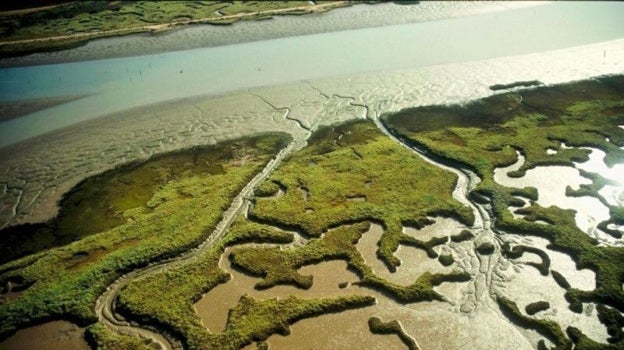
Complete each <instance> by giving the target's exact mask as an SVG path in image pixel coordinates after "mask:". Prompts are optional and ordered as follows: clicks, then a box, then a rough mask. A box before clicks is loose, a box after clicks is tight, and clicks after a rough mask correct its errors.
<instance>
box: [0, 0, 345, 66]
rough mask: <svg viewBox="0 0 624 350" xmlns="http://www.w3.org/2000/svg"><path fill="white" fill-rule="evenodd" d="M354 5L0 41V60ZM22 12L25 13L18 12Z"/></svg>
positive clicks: (335, 3) (336, 3)
mask: <svg viewBox="0 0 624 350" xmlns="http://www.w3.org/2000/svg"><path fill="white" fill-rule="evenodd" d="M353 4H354V2H353V1H332V2H328V3H323V4H315V5H308V6H297V7H287V8H279V9H270V10H264V11H253V12H240V13H236V14H232V15H222V16H218V17H206V18H199V19H184V20H177V21H170V22H164V23H157V24H146V25H143V26H137V27H125V28H116V29H109V30H98V31H88V32H77V33H72V34H66V35H56V36H47V37H39V38H28V39H18V40H8V41H0V57H1V56H4V57H20V56H24V55H28V54H32V53H41V52H50V51H59V50H64V49H68V48H74V47H78V46H82V45H86V44H87V43H88V42H89V41H91V40H96V39H103V38H111V37H117V36H125V35H132V34H143V33H165V32H168V31H170V30H173V29H177V28H180V27H184V26H188V25H193V24H212V25H229V24H232V23H235V22H237V21H239V20H258V19H260V20H261V19H267V18H271V17H272V16H276V15H303V14H309V13H321V12H326V11H330V10H332V9H336V8H341V7H346V6H351V5H353ZM46 8H47V7H46ZM23 11H24V10H22V11H20V12H23ZM9 12H13V11H9ZM6 13H8V12H4V14H6ZM0 14H3V13H0Z"/></svg>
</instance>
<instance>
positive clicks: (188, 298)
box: [119, 121, 472, 349]
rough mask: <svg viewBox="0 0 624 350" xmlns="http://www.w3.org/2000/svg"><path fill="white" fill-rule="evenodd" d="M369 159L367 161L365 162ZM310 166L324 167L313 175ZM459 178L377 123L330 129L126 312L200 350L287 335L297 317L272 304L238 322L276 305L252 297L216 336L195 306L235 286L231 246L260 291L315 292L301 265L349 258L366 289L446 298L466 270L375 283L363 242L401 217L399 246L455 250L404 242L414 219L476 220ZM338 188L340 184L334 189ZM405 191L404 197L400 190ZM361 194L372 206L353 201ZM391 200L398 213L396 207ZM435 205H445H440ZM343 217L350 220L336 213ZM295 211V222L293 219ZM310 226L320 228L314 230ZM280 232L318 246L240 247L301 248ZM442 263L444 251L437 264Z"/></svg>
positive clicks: (140, 285) (136, 294)
mask: <svg viewBox="0 0 624 350" xmlns="http://www.w3.org/2000/svg"><path fill="white" fill-rule="evenodd" d="M366 159H368V160H367V161H365V160H366ZM391 164H395V165H396V164H399V165H402V166H404V167H405V171H406V174H407V175H402V176H414V177H415V179H410V180H404V181H405V183H403V184H400V183H399V182H398V180H397V177H396V174H397V172H396V171H394V170H393V168H392V166H391ZM308 167H318V169H317V170H315V171H310V170H308ZM409 169H415V170H409ZM420 172H423V173H424V174H427V175H428V177H425V178H419V177H418V176H417V175H418V174H421V173H420ZM351 176H355V177H356V178H357V181H352V179H351V178H350V177H351ZM455 181H456V179H455V178H454V175H453V174H451V173H448V172H444V171H442V170H439V169H437V168H435V167H433V166H431V165H429V164H428V163H425V162H424V161H422V160H421V159H420V158H419V157H417V156H416V155H414V154H412V153H411V152H409V151H408V150H406V149H405V148H403V147H401V146H400V145H398V144H396V143H394V142H393V141H392V140H390V139H389V138H387V137H386V136H385V135H383V134H381V132H380V131H378V130H377V129H376V127H375V126H374V124H372V123H370V122H363V121H358V122H351V123H346V124H341V125H336V126H331V127H323V128H321V129H320V130H319V131H317V132H316V133H314V134H313V135H312V137H311V139H310V140H309V144H308V146H307V147H306V148H304V149H302V150H300V151H298V152H297V153H295V154H293V155H292V156H290V158H288V159H287V160H285V161H284V162H283V163H282V164H281V166H280V167H279V168H278V169H277V170H275V171H274V172H273V173H272V175H271V177H270V178H269V179H267V180H266V181H265V182H264V183H263V184H261V185H260V187H259V188H258V190H257V191H256V197H255V198H254V199H253V202H254V206H253V207H252V209H251V210H250V212H249V214H248V217H249V219H247V218H244V217H239V218H238V219H237V220H236V221H235V222H234V223H233V225H232V227H231V228H230V230H229V231H228V233H227V234H226V236H225V237H224V239H223V240H222V241H221V242H219V243H217V244H216V245H215V246H213V247H212V249H210V251H208V252H204V253H202V254H201V256H200V257H198V258H197V259H196V260H194V261H193V262H190V263H189V264H185V265H184V266H182V267H179V268H176V269H171V270H168V271H166V272H161V273H157V274H154V275H150V276H147V277H145V278H143V279H141V280H137V281H135V282H133V283H131V284H129V285H128V286H127V287H126V288H125V290H123V291H122V293H121V294H120V298H119V306H120V307H121V308H122V310H124V314H127V315H132V316H133V318H138V319H143V320H149V322H151V323H152V324H157V325H161V326H163V327H165V328H167V329H170V330H171V331H172V332H174V333H175V334H177V335H178V336H180V339H184V342H185V344H186V345H187V346H188V347H189V348H192V349H200V348H205V347H208V348H230V347H233V348H236V347H238V346H241V345H245V344H248V343H250V342H252V341H264V340H265V339H266V338H268V336H269V335H270V334H272V333H274V332H276V331H279V332H282V331H284V330H285V329H287V324H289V323H292V322H294V320H295V319H298V317H297V318H293V319H292V320H291V321H288V322H286V321H284V320H286V319H289V320H290V318H288V317H289V316H288V317H287V318H285V319H283V320H282V318H281V317H282V315H279V317H278V318H276V315H273V314H269V315H266V314H263V312H261V311H260V310H263V308H264V306H263V307H262V308H260V309H258V308H256V307H253V308H250V310H249V311H247V312H246V315H247V317H246V319H247V321H246V322H244V323H239V321H237V320H236V319H235V318H233V317H234V316H233V315H235V314H236V313H235V311H234V310H238V308H246V307H247V306H244V305H246V304H249V303H251V304H253V305H256V304H257V305H260V304H262V305H264V304H265V303H266V304H267V305H272V304H273V303H275V301H271V300H255V299H253V298H251V297H248V296H245V297H243V298H242V299H241V301H240V302H239V304H238V306H235V308H234V309H232V311H231V312H230V314H229V317H228V321H227V325H226V328H225V330H224V331H223V332H217V333H210V332H209V331H207V330H206V329H205V327H204V326H203V325H202V324H201V321H200V319H199V317H198V316H197V314H196V312H195V310H194V308H193V304H194V303H195V302H197V300H199V299H200V298H201V297H202V295H203V294H204V293H206V292H208V291H210V290H211V289H212V288H214V287H215V286H216V285H218V284H219V283H226V282H227V281H228V279H229V275H228V274H226V273H225V272H223V271H222V270H221V269H220V268H219V266H218V263H219V259H220V258H222V254H223V253H224V251H225V249H226V248H227V247H232V250H231V254H230V259H231V261H232V265H233V266H234V267H236V268H237V269H239V270H241V271H243V272H244V273H247V274H250V275H253V276H257V277H260V278H261V279H260V280H259V282H258V284H257V285H256V288H258V289H269V288H271V287H273V286H275V285H282V284H288V285H293V286H295V287H298V288H302V289H307V288H310V287H311V286H312V284H313V283H314V281H313V279H312V278H311V276H303V275H301V274H300V273H299V272H298V270H299V268H301V267H303V266H306V265H311V264H316V263H319V262H323V261H329V260H337V259H340V260H345V261H347V264H348V266H349V269H351V270H352V271H354V272H355V273H356V274H357V275H358V276H359V278H360V280H359V281H358V282H357V284H359V285H361V286H366V287H369V288H373V289H376V290H379V291H381V292H383V293H385V294H387V295H389V296H390V297H393V298H395V299H396V300H397V301H399V302H404V303H411V302H418V301H424V300H443V298H442V297H441V296H440V295H439V294H437V293H436V292H435V291H434V290H433V287H434V286H436V285H439V284H440V283H443V282H453V281H466V280H468V279H469V278H470V276H468V275H467V274H464V273H461V272H452V273H449V274H431V273H424V274H423V275H421V276H415V280H414V282H413V283H412V284H410V285H407V286H400V285H396V284H393V283H390V282H388V281H386V280H384V279H382V278H380V277H378V276H376V275H375V274H374V273H373V271H372V270H371V268H370V267H369V266H368V265H367V264H366V263H365V261H364V258H363V257H362V255H361V254H360V253H359V251H358V250H357V249H356V247H355V244H356V243H357V242H358V240H359V239H360V238H361V237H362V234H364V233H365V232H367V231H368V229H369V226H370V220H375V221H380V222H385V221H384V220H382V219H383V218H385V216H386V215H394V216H391V218H396V220H397V222H396V223H393V224H396V225H397V231H396V232H394V234H395V235H397V236H398V237H397V239H396V242H397V246H398V244H410V245H414V246H417V247H420V248H421V249H423V250H425V251H428V253H429V254H430V255H431V254H436V253H435V251H434V250H433V247H434V246H435V245H439V244H444V243H446V242H447V241H448V238H446V237H445V238H444V239H440V240H439V241H438V240H434V241H435V242H432V241H428V242H421V241H419V240H417V239H415V238H413V237H408V236H406V235H404V234H403V233H402V232H401V225H402V224H404V223H410V224H413V223H415V222H420V223H422V224H421V225H425V224H428V223H430V220H429V219H427V216H428V215H431V216H434V215H439V214H449V213H450V214H449V215H451V214H452V215H451V216H456V217H459V218H462V219H463V220H464V221H466V222H470V221H471V220H472V216H471V212H470V211H469V210H467V209H465V208H464V207H462V206H461V205H460V204H459V203H456V202H454V201H453V200H452V198H451V192H452V190H453V188H454V184H455ZM338 184H342V185H341V186H342V187H338V186H337V185H338ZM330 186H336V187H333V189H332V187H330ZM397 186H399V188H402V189H404V190H405V191H404V192H398V191H396V188H397ZM401 186H402V187H401ZM432 189H435V190H432ZM280 190H281V191H284V192H283V194H282V195H279V196H277V195H275V194H276V193H278V192H279V191H280ZM427 191H436V193H437V195H438V196H439V197H438V198H437V199H433V198H429V197H428V196H424V193H425V192H427ZM393 193H394V194H393ZM418 195H423V197H424V198H421V199H416V200H411V199H409V198H411V197H412V196H418ZM362 197H365V198H366V200H365V201H362V200H358V201H352V200H350V199H352V198H362ZM304 198H307V201H306V200H304ZM391 200H392V201H394V202H395V203H396V204H395V205H396V206H392V205H391ZM384 201H387V202H384ZM431 201H433V204H436V205H432V202H431ZM383 203H388V204H387V207H388V208H389V209H387V210H388V211H387V212H385V211H384V210H386V209H384V207H385V206H384V205H382V204H383ZM400 205H405V206H406V208H401V207H400ZM293 206H295V207H294V208H293ZM263 207H266V208H263ZM358 207H362V209H358ZM340 208H342V209H340ZM310 210H313V211H312V212H311V211H310ZM340 210H342V211H340ZM390 210H394V212H392V211H390ZM402 210H405V212H406V213H408V212H409V213H411V216H409V215H406V216H404V217H402V216H400V212H401V211H402ZM293 211H294V212H293ZM336 212H337V214H339V215H342V216H337V215H336ZM368 212H373V213H375V215H376V216H371V215H368V214H367V213H368ZM260 213H262V214H260ZM269 213H270V214H271V215H272V216H269V215H268V214H269ZM314 213H316V215H319V216H317V217H316V219H314V218H313V219H308V218H307V217H306V215H308V216H309V215H315V214H314ZM319 213H320V214H319ZM387 213H389V214H387ZM291 214H292V216H293V217H290V216H291ZM349 215H352V216H349ZM358 215H359V216H358ZM284 218H288V220H286V219H284ZM310 223H314V224H315V226H309V224H310ZM281 228H294V229H295V230H296V231H298V232H299V234H302V235H304V236H305V237H307V238H308V239H309V241H308V242H307V244H305V245H303V246H299V247H290V248H286V249H280V248H279V247H277V246H274V247H272V246H254V245H253V244H252V245H249V244H246V245H241V244H243V243H276V244H283V243H289V242H292V241H293V239H294V237H293V234H292V233H288V232H286V231H283V230H282V229H281ZM314 230H316V231H314ZM465 236H467V234H466V233H464V236H463V237H459V235H458V236H457V237H455V236H454V237H453V239H455V240H458V241H459V240H461V239H465ZM387 242H393V239H387ZM386 244H388V243H386ZM394 249H396V247H395V248H394ZM435 257H437V254H436V255H435V256H433V257H432V258H435ZM365 294H366V293H365V290H364V292H358V293H357V294H356V295H350V296H346V297H340V298H336V299H332V301H331V303H332V304H331V305H335V306H332V307H331V308H329V309H327V310H325V309H321V310H320V311H318V312H312V313H304V315H306V316H305V317H309V316H307V315H317V314H320V313H325V312H329V311H332V312H333V311H335V310H334V307H335V308H339V309H340V310H345V309H347V308H353V307H362V306H367V305H370V303H371V302H372V301H371V300H372V299H371V297H370V296H366V295H365ZM319 300H322V299H300V298H289V299H286V300H284V303H285V304H284V305H283V306H282V307H283V311H280V312H283V313H284V314H285V315H288V314H291V313H292V312H295V311H294V310H297V309H301V308H303V309H301V310H305V309H307V308H309V307H311V306H312V305H316V303H318V302H319ZM306 305H308V306H306ZM271 307H273V306H271ZM258 313H259V314H258ZM284 317H286V316H284ZM302 317H303V316H302ZM281 322H286V323H285V324H282V323H281Z"/></svg>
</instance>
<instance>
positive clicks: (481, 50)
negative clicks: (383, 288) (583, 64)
mask: <svg viewBox="0 0 624 350" xmlns="http://www.w3.org/2000/svg"><path fill="white" fill-rule="evenodd" d="M622 18H624V3H617V2H606V3H602V2H601V3H585V2H559V3H552V4H547V5H543V6H536V7H530V8H524V9H517V10H510V11H505V12H493V13H487V14H483V15H477V16H469V17H461V18H453V19H447V20H439V21H432V22H422V23H413V24H405V25H396V26H385V27H378V28H366V29H357V30H349V31H341V32H330V33H322V34H315V35H306V36H296V37H288V38H281V39H274V40H264V41H257V42H249V43H243V44H236V45H228V46H219V47H212V48H202V49H193V50H186V51H176V52H167V53H162V54H155V55H146V56H135V57H127V58H115V59H106V60H95V61H84V62H73V63H63V64H52V65H43V66H32V67H19V68H4V69H0V100H2V101H9V100H19V99H29V98H40V97H52V96H63V95H84V94H88V95H89V96H88V97H85V98H82V99H80V100H76V101H74V102H70V103H67V104H64V105H60V106H56V107H53V108H49V109H46V110H43V111H39V112H35V113H32V114H30V115H27V116H23V117H21V118H17V119H13V120H10V121H6V122H2V123H0V147H2V146H6V145H9V144H12V143H15V142H18V141H21V140H24V139H27V138H30V137H33V136H36V135H39V134H42V133H45V132H48V131H52V130H55V129H58V128H62V127H64V126H68V125H71V124H74V123H77V122H80V121H85V120H89V119H93V118H96V117H99V116H102V115H106V114H110V113H113V112H117V111H121V110H125V109H128V108H132V107H137V106H142V105H146V104H151V103H155V102H160V101H166V100H173V99H179V98H184V97H189V96H196V95H216V94H223V93H227V92H231V91H237V90H242V89H247V88H250V87H255V86H263V85H275V84H281V83H287V82H295V81H301V80H306V79H316V78H322V77H329V76H337V75H348V74H359V73H367V72H374V71H384V70H393V69H402V68H417V67H424V66H430V65H436V64H444V63H451V62H463V61H472V60H481V59H487V58H493V57H500V56H509V55H517V54H523V53H531V52H540V51H545V50H552V49H560V48H566V47H572V46H579V45H584V44H590V43H595V42H601V41H608V40H613V39H619V38H624V21H622V20H621V19H622ZM245 25H254V24H253V23H249V24H247V23H245ZM605 54H607V53H605Z"/></svg>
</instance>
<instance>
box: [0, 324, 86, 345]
mask: <svg viewBox="0 0 624 350" xmlns="http://www.w3.org/2000/svg"><path fill="white" fill-rule="evenodd" d="M84 332H85V329H84V328H80V327H78V326H76V325H75V324H73V323H71V322H67V321H51V322H47V323H44V324H40V325H38V326H33V327H28V328H24V329H21V330H19V331H17V333H15V334H14V335H12V336H10V337H9V338H7V339H6V340H4V341H3V342H1V343H0V349H3V350H32V349H64V350H89V349H91V347H90V346H89V344H87V341H86V340H85V339H84Z"/></svg>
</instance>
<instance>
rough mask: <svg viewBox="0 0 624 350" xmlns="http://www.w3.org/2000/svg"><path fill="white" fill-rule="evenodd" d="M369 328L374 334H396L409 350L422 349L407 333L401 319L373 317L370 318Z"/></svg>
mask: <svg viewBox="0 0 624 350" xmlns="http://www.w3.org/2000/svg"><path fill="white" fill-rule="evenodd" d="M368 328H369V329H370V331H371V333H374V334H396V335H397V336H398V337H399V339H401V341H402V342H403V344H405V345H406V346H407V348H408V349H409V350H419V349H420V348H419V347H418V345H417V344H416V342H415V341H414V339H412V337H410V336H409V335H407V334H406V333H405V331H404V330H403V327H401V324H400V323H399V321H396V320H394V321H389V322H383V321H382V320H381V319H380V318H379V317H371V318H369V319H368Z"/></svg>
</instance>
